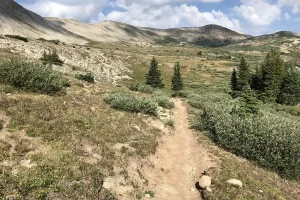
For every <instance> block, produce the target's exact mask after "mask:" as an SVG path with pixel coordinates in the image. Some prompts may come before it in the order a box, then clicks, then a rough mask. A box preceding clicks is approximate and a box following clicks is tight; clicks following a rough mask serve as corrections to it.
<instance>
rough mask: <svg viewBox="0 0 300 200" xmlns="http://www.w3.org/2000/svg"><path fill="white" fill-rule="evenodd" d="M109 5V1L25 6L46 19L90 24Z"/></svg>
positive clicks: (45, 0)
mask: <svg viewBox="0 0 300 200" xmlns="http://www.w3.org/2000/svg"><path fill="white" fill-rule="evenodd" d="M106 4H107V0H100V1H97V0H37V1H36V2H34V3H25V4H23V6H24V7H25V8H27V9H29V10H32V11H33V12H36V13H38V14H39V15H42V16H44V17H60V18H73V19H78V20H81V21H85V22H89V21H91V20H92V19H93V17H94V16H97V15H98V13H99V11H101V10H102V8H103V7H104V6H105V5H106Z"/></svg>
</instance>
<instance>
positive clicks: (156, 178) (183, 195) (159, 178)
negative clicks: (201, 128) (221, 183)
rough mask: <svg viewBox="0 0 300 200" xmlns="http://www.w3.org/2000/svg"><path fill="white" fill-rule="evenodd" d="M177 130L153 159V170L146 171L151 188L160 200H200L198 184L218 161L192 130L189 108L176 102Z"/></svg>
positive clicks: (151, 168)
mask: <svg viewBox="0 0 300 200" xmlns="http://www.w3.org/2000/svg"><path fill="white" fill-rule="evenodd" d="M174 103H175V108H174V109H173V113H174V122H175V129H174V130H173V131H171V133H169V134H164V135H163V136H162V141H161V142H160V144H159V146H158V148H157V152H156V154H155V155H154V156H152V157H150V161H151V163H152V164H153V165H152V167H148V168H147V169H145V174H146V177H147V180H148V181H149V184H148V186H149V188H150V189H152V190H153V191H154V193H155V197H154V198H152V199H156V200H199V199H201V197H200V193H199V192H198V191H197V189H196V188H195V183H196V182H197V181H198V179H199V177H200V175H201V173H202V172H204V170H208V169H209V168H210V167H213V166H214V159H213V157H212V155H211V154H210V153H208V151H207V149H205V147H203V146H201V145H200V144H199V142H198V141H197V138H196V135H195V134H194V132H193V131H192V130H191V129H190V128H189V127H190V125H189V119H188V113H187V108H186V106H185V105H184V103H183V102H182V101H181V100H179V99H175V100H174Z"/></svg>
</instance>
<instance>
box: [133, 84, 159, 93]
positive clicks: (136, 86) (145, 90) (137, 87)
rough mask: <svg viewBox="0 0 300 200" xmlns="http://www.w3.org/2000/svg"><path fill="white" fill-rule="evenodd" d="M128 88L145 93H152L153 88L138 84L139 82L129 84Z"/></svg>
mask: <svg viewBox="0 0 300 200" xmlns="http://www.w3.org/2000/svg"><path fill="white" fill-rule="evenodd" d="M129 89H130V90H131V91H139V92H142V93H146V94H152V93H153V92H154V90H155V89H154V88H153V87H151V86H150V85H145V84H139V83H136V84H131V85H130V87H129Z"/></svg>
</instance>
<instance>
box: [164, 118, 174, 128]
mask: <svg viewBox="0 0 300 200" xmlns="http://www.w3.org/2000/svg"><path fill="white" fill-rule="evenodd" d="M165 124H166V125H167V126H171V127H174V120H172V119H168V120H167V121H166V123H165Z"/></svg>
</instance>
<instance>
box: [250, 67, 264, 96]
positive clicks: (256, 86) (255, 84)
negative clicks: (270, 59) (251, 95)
mask: <svg viewBox="0 0 300 200" xmlns="http://www.w3.org/2000/svg"><path fill="white" fill-rule="evenodd" d="M251 89H253V90H256V91H262V90H263V83H262V75H261V68H258V67H256V72H255V74H253V75H252V78H251Z"/></svg>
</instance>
